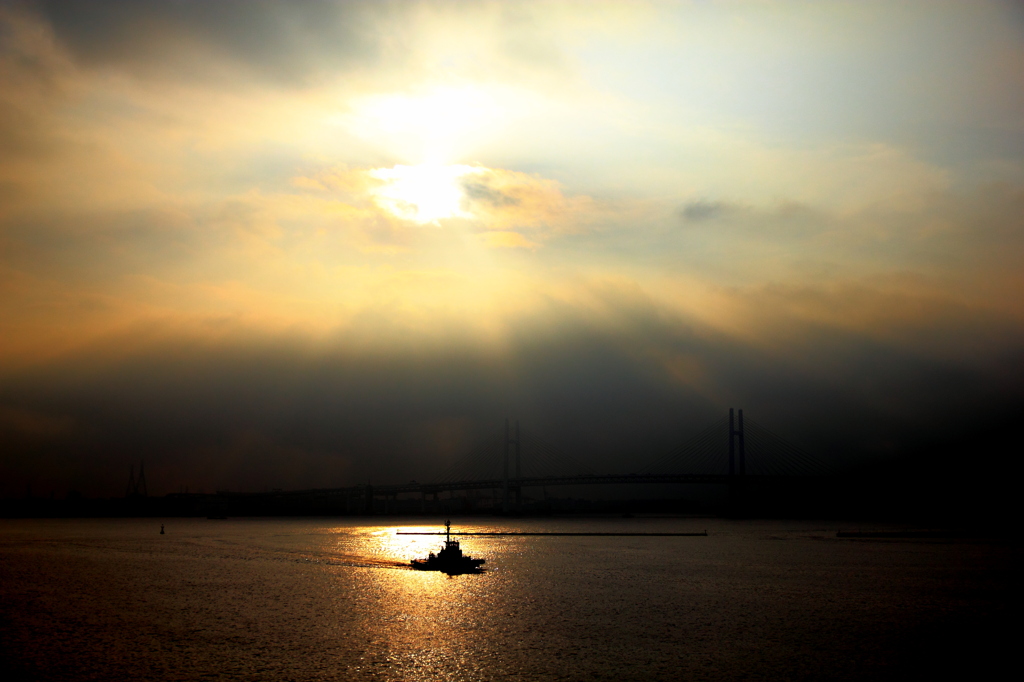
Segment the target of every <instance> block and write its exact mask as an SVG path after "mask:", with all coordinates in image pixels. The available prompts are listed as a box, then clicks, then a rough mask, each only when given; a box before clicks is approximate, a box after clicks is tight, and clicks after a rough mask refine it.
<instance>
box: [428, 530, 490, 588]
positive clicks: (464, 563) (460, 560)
mask: <svg viewBox="0 0 1024 682" xmlns="http://www.w3.org/2000/svg"><path fill="white" fill-rule="evenodd" d="M444 533H445V540H444V547H442V548H441V551H439V552H438V553H437V554H434V553H433V552H431V553H430V556H428V557H427V558H426V559H413V560H412V561H411V562H410V563H411V564H412V567H413V568H415V569H416V570H417V571H441V572H443V573H447V574H448V575H459V574H462V573H479V572H480V571H481V568H480V565H481V564H483V563H484V562H485V561H487V560H486V559H474V558H473V557H471V556H467V555H465V554H463V553H462V549H461V548H460V547H459V541H458V540H452V522H451V521H445V522H444Z"/></svg>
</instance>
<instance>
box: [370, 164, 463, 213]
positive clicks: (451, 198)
mask: <svg viewBox="0 0 1024 682" xmlns="http://www.w3.org/2000/svg"><path fill="white" fill-rule="evenodd" d="M479 172H480V171H479V169H477V168H474V167H473V166H463V165H450V166H442V165H434V164H421V165H419V166H395V167H393V168H375V169H373V170H371V171H370V176H371V177H373V178H375V179H376V180H380V181H381V185H380V186H379V187H376V188H374V189H373V190H372V191H373V199H374V201H375V202H376V203H377V205H378V206H380V207H381V208H383V209H385V210H387V211H388V212H390V213H392V214H394V215H396V216H398V217H399V218H402V219H403V220H411V221H414V222H417V223H420V224H425V223H435V224H437V221H438V220H441V219H443V218H471V217H472V214H470V213H468V212H466V211H464V210H463V209H462V204H463V199H464V197H465V192H464V191H463V188H462V183H461V182H460V181H461V179H462V178H463V177H465V176H467V175H473V174H476V173H479Z"/></svg>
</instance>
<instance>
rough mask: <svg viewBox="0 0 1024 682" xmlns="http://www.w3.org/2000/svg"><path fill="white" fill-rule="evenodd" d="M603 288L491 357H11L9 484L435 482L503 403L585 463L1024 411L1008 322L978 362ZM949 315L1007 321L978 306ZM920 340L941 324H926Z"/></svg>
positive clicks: (497, 421)
mask: <svg viewBox="0 0 1024 682" xmlns="http://www.w3.org/2000/svg"><path fill="white" fill-rule="evenodd" d="M605 300H606V315H605V317H604V320H603V321H595V320H593V319H589V318H588V317H587V316H586V315H584V314H582V313H580V312H579V311H578V310H576V309H574V308H573V307H572V306H569V305H564V304H552V305H551V306H550V307H549V309H548V310H547V311H546V312H544V313H543V314H540V313H537V314H535V315H534V316H532V317H531V316H527V317H526V318H524V319H521V320H518V321H517V323H516V324H515V325H513V329H515V330H517V331H515V332H514V333H513V334H512V336H511V337H510V338H508V339H507V340H506V342H505V344H504V346H503V350H501V351H500V352H499V351H496V350H494V349H489V348H486V347H480V346H477V345H474V344H472V343H467V342H458V341H453V342H450V343H444V344H436V345H433V346H417V345H416V343H415V342H414V341H413V340H410V339H406V340H403V341H401V342H388V343H382V344H380V346H379V347H377V348H375V349H373V350H370V349H366V350H362V351H355V350H347V351H346V350H342V349H343V348H344V347H345V344H344V342H343V340H341V339H339V340H338V341H337V346H338V348H339V349H337V350H325V349H323V348H320V349H319V350H314V349H312V348H311V346H310V345H309V344H308V343H304V342H302V341H299V340H296V339H292V340H288V339H284V338H279V339H277V340H268V341H263V342H260V341H257V340H254V339H253V338H249V339H246V338H243V337H235V339H234V340H230V339H229V338H226V337H224V336H223V335H221V337H220V340H216V341H212V340H211V341H202V340H199V339H198V338H196V337H185V336H182V335H181V334H175V333H173V332H169V333H167V332H165V333H163V334H160V333H151V334H150V339H151V340H150V341H148V342H144V341H141V340H140V339H139V338H136V337H123V338H111V339H108V341H107V342H106V343H105V344H104V346H103V348H101V349H94V350H93V351H92V352H91V353H88V354H83V353H79V354H77V355H76V356H75V357H71V358H67V359H65V360H62V361H59V362H52V363H48V364H46V365H41V366H37V367H36V368H34V369H30V370H23V371H19V372H13V371H8V373H7V374H5V375H4V376H3V377H2V378H0V406H2V410H0V444H2V446H3V447H2V448H0V450H2V452H3V455H2V460H0V468H2V470H3V480H4V485H5V488H4V490H3V494H4V495H6V496H10V495H20V494H22V493H23V491H24V486H25V485H27V484H29V483H31V484H32V486H33V490H34V491H36V492H37V493H44V494H45V492H46V490H48V489H54V490H56V491H57V493H58V495H61V494H63V491H64V490H66V489H71V488H75V489H79V490H83V491H84V492H87V493H88V494H119V493H120V492H122V491H121V490H120V487H121V486H122V484H123V481H122V479H123V478H125V477H126V475H127V471H128V466H129V464H130V463H132V462H138V461H139V460H145V462H146V469H147V475H148V477H149V483H150V486H151V490H153V491H154V492H166V491H174V490H177V489H178V488H179V486H183V485H189V486H190V489H191V490H196V489H205V490H213V489H217V488H227V489H243V490H260V489H263V488H265V487H286V488H304V487H330V486H338V485H344V484H353V483H358V482H363V481H366V480H367V479H368V478H370V479H372V480H374V481H375V482H385V481H401V480H408V479H416V480H421V481H422V480H430V479H431V478H432V477H435V476H437V475H438V474H439V472H440V471H442V470H443V469H444V468H445V467H446V466H448V465H449V464H451V463H452V462H453V461H454V460H455V459H457V458H458V457H460V456H461V455H463V454H464V453H466V452H468V451H469V450H470V449H472V448H473V447H474V446H475V445H476V444H477V443H479V442H481V441H483V440H484V439H485V438H487V437H488V436H490V435H492V434H494V433H496V432H497V431H499V430H500V428H501V427H502V425H503V420H504V418H505V417H506V416H509V417H511V418H513V419H519V420H520V421H521V422H522V424H523V426H524V428H529V429H530V430H531V431H532V432H534V433H537V434H541V435H542V436H543V437H544V438H545V440H547V441H549V442H550V443H552V444H553V445H554V446H556V447H557V448H559V449H560V450H561V451H563V452H565V453H568V454H569V455H571V456H572V457H574V458H575V459H577V460H579V461H582V462H586V463H587V464H588V466H589V467H590V468H591V469H592V470H594V471H617V472H622V471H635V470H637V469H638V468H641V469H642V468H643V465H644V464H646V463H647V462H649V461H653V460H654V459H656V458H657V457H658V456H660V455H662V454H664V453H666V452H668V451H670V450H671V449H672V448H673V446H675V445H678V444H679V443H680V442H681V441H682V440H683V439H685V438H687V437H688V436H690V435H692V434H693V433H694V432H696V431H697V430H699V429H701V428H702V427H704V426H705V425H707V424H709V423H711V422H713V421H714V420H715V419H717V418H719V417H721V416H722V415H723V414H725V410H726V409H727V408H728V407H730V406H735V407H742V408H744V409H745V410H746V414H747V415H749V416H750V417H751V418H754V419H756V420H757V421H758V422H759V423H760V424H762V425H765V426H767V427H769V428H771V429H772V430H774V431H775V432H777V433H779V434H780V435H782V436H784V437H786V438H787V439H788V440H790V441H793V442H795V443H797V444H799V445H800V446H802V447H804V448H805V449H807V450H809V451H812V452H814V453H815V454H817V455H819V456H821V457H822V458H824V459H827V460H831V461H835V462H850V461H855V460H857V459H858V458H863V457H865V456H870V455H892V454H898V453H900V452H906V451H908V450H912V449H913V448H915V447H917V446H918V445H919V444H920V443H921V442H922V440H923V439H925V438H933V439H934V438H941V437H944V434H945V435H950V434H955V433H958V432H959V431H962V430H965V429H969V428H970V427H971V426H972V425H974V424H976V423H978V421H979V420H980V419H983V418H984V417H985V416H986V415H988V414H991V413H994V411H996V410H1006V409H1011V408H1013V409H1015V406H1020V405H1021V395H1020V388H1019V387H1020V386H1021V385H1024V384H1022V379H1024V357H1021V355H1020V354H1019V352H1016V351H1015V350H1014V349H1015V348H1019V347H1020V340H1021V338H1020V337H1021V334H1020V333H1019V330H1018V332H1017V333H1016V334H1015V335H1014V334H1011V335H1007V334H1002V336H1003V337H1004V339H1003V342H1001V343H993V344H992V345H991V346H990V347H989V348H988V352H987V359H986V361H985V362H984V363H980V362H979V363H974V364H971V363H965V362H964V361H963V360H962V359H959V357H960V356H958V359H956V360H948V359H947V360H944V359H942V358H941V357H939V356H936V355H935V354H934V353H931V352H929V350H928V349H927V348H921V347H915V345H914V344H905V343H896V342H892V341H883V340H880V339H878V338H875V337H872V336H868V335H865V334H863V333H857V332H854V331H850V330H844V329H840V328H836V327H830V326H825V325H820V324H813V323H807V322H803V323H801V322H799V321H796V320H792V319H791V320H789V321H788V322H786V323H785V324H786V325H788V329H787V332H786V334H785V335H784V336H785V337H786V338H787V339H789V341H788V342H787V343H786V344H783V345H782V346H781V347H779V346H778V345H775V344H771V343H768V344H764V343H760V342H759V341H753V340H743V339H740V338H737V337H733V336H729V335H724V334H722V333H719V332H715V331H713V330H710V329H708V328H705V327H702V326H701V325H697V324H691V323H688V322H686V321H685V320H680V319H678V318H674V317H673V316H671V315H668V314H667V313H666V311H664V310H660V309H658V307H657V306H655V305H654V304H652V303H651V302H649V301H644V300H642V299H637V298H636V297H635V296H633V297H631V296H628V295H620V296H618V297H617V298H616V297H615V296H606V297H605ZM750 303H751V305H757V304H759V303H758V301H751V302H750ZM764 304H765V302H764V301H760V305H764ZM835 304H836V305H841V304H842V300H841V298H837V300H836V302H835ZM951 315H952V313H951ZM778 317H779V318H780V319H781V318H782V316H781V315H779V316H778ZM608 319H611V320H613V322H612V323H610V324H609V323H608V321H607V320H608ZM943 324H944V325H948V326H951V327H955V326H958V325H957V324H953V323H951V322H949V320H946V321H945V322H943ZM960 324H973V325H974V327H975V329H976V331H977V332H978V333H979V334H980V333H990V332H992V333H991V334H990V336H991V337H992V338H995V337H997V336H1000V334H998V333H994V332H993V329H992V324H993V323H992V321H991V320H987V321H986V320H985V319H984V318H978V317H975V318H972V319H971V320H961V321H960ZM986 325H987V328H986ZM983 330H984V331H983ZM928 333H934V334H941V333H943V327H942V326H935V325H932V326H931V327H928V325H927V324H924V325H923V326H922V328H921V329H920V334H921V335H922V337H926V336H927V334H928ZM154 338H155V339H158V340H157V341H153V340H152V339H154ZM961 355H962V354H961Z"/></svg>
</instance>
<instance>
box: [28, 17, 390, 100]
mask: <svg viewBox="0 0 1024 682" xmlns="http://www.w3.org/2000/svg"><path fill="white" fill-rule="evenodd" d="M386 4H394V3H359V2H328V1H322V0H314V1H313V2H303V3H298V4H294V3H287V4H285V3H280V2H272V1H269V0H225V1H221V2H191V1H186V2H161V1H160V0H87V1H85V2H73V1H66V0H44V1H42V2H40V3H39V4H38V7H39V10H40V13H41V15H42V16H43V17H44V18H45V19H46V20H47V21H48V22H49V24H50V26H52V27H53V32H54V34H55V35H56V37H57V39H58V40H59V41H60V42H61V44H63V45H65V46H67V48H68V49H69V50H70V51H71V53H72V54H73V55H74V56H75V57H76V59H77V60H79V61H80V62H81V63H83V64H85V65H89V66H97V67H116V68H118V69H123V70H127V71H132V72H136V73H139V74H140V75H149V76H152V75H159V76H162V77H164V78H183V77H184V78H200V79H203V78H211V77H212V78H217V79H229V78H230V77H231V76H232V74H233V73H234V74H238V73H239V72H241V73H242V74H245V73H246V72H249V73H251V74H253V75H256V76H258V77H261V78H264V79H269V80H272V81H276V82H279V83H282V84H294V83H301V82H304V81H307V80H309V79H311V78H315V77H316V76H318V75H323V74H324V73H325V72H326V73H330V72H331V71H333V70H337V69H342V70H348V69H356V68H359V67H363V66H369V65H373V64H374V63H376V62H377V61H378V60H379V59H380V58H381V56H382V52H383V51H384V46H383V45H382V40H383V36H380V35H379V34H377V32H376V31H375V30H374V24H375V22H376V21H378V20H379V19H380V18H381V17H382V16H384V15H386V13H387V12H389V11H391V9H392V8H391V7H387V6H384V5H386Z"/></svg>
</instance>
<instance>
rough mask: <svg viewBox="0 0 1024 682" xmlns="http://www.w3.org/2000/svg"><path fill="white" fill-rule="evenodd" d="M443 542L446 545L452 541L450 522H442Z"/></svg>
mask: <svg viewBox="0 0 1024 682" xmlns="http://www.w3.org/2000/svg"><path fill="white" fill-rule="evenodd" d="M444 541H445V544H447V543H449V542H451V541H452V522H451V521H445V522H444Z"/></svg>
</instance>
